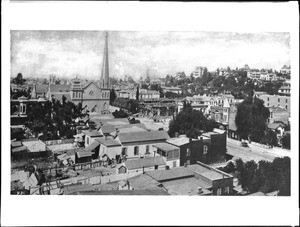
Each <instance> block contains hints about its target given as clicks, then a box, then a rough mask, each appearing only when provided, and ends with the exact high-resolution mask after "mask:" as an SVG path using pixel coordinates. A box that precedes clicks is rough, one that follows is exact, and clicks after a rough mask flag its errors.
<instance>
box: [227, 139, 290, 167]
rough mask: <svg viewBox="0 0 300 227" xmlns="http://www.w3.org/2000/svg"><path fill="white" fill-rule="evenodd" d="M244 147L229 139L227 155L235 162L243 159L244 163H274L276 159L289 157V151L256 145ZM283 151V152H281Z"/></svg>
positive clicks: (239, 142) (238, 142)
mask: <svg viewBox="0 0 300 227" xmlns="http://www.w3.org/2000/svg"><path fill="white" fill-rule="evenodd" d="M248 145H249V147H243V146H242V145H241V141H238V140H234V139H231V138H227V154H229V155H232V156H234V158H233V159H234V160H236V159H238V158H241V159H242V160H243V161H244V162H247V161H251V160H254V161H255V162H259V161H261V160H265V161H273V160H274V158H276V157H283V156H289V153H288V151H286V150H284V149H280V148H264V147H260V146H258V145H254V144H248ZM279 151H281V152H279Z"/></svg>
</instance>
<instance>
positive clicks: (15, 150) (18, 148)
mask: <svg viewBox="0 0 300 227" xmlns="http://www.w3.org/2000/svg"><path fill="white" fill-rule="evenodd" d="M11 151H12V152H13V153H15V152H20V151H27V147H26V146H21V147H15V148H13V149H11Z"/></svg>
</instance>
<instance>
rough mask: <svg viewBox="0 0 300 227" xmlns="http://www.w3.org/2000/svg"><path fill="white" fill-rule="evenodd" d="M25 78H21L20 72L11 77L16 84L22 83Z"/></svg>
mask: <svg viewBox="0 0 300 227" xmlns="http://www.w3.org/2000/svg"><path fill="white" fill-rule="evenodd" d="M25 81H26V80H25V79H23V75H22V73H18V75H17V76H16V77H15V78H14V79H13V81H12V82H13V83H14V84H17V85H23V84H24V82H25Z"/></svg>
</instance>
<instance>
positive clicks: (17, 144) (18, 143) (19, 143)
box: [11, 141, 22, 147]
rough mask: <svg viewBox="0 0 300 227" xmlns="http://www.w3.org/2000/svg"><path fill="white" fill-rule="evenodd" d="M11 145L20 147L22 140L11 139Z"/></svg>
mask: <svg viewBox="0 0 300 227" xmlns="http://www.w3.org/2000/svg"><path fill="white" fill-rule="evenodd" d="M11 146H12V147H20V146H22V142H21V141H12V142H11Z"/></svg>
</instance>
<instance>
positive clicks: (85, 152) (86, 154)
mask: <svg viewBox="0 0 300 227" xmlns="http://www.w3.org/2000/svg"><path fill="white" fill-rule="evenodd" d="M76 154H77V156H78V158H84V157H90V156H92V152H91V151H89V150H81V151H78V152H76Z"/></svg>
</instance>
